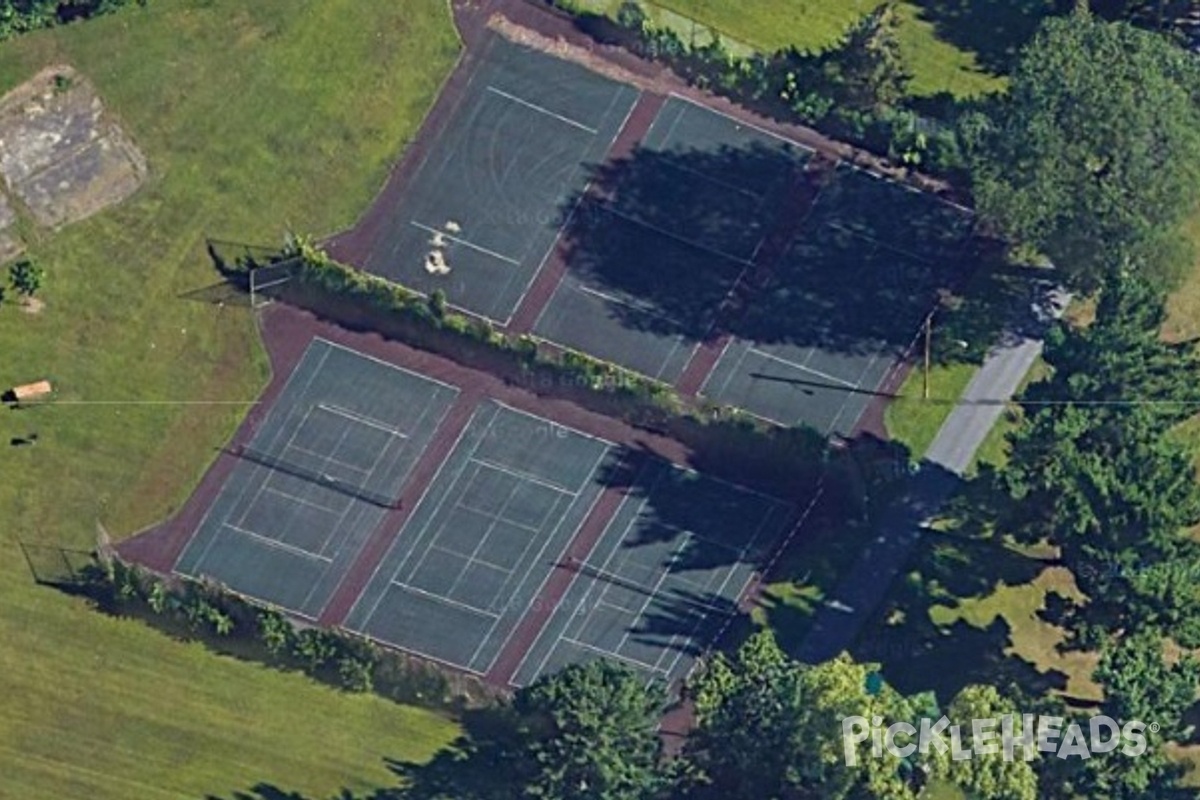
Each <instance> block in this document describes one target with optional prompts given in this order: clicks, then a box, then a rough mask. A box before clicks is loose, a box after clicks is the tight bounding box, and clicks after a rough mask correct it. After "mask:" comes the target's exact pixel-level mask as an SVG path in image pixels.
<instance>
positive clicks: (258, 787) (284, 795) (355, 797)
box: [205, 783, 397, 800]
mask: <svg viewBox="0 0 1200 800" xmlns="http://www.w3.org/2000/svg"><path fill="white" fill-rule="evenodd" d="M395 797H397V796H396V795H394V794H392V793H391V792H390V791H389V790H385V789H380V790H376V791H374V792H371V793H370V794H357V793H355V792H352V791H350V790H349V789H342V791H340V792H338V793H337V794H335V795H332V796H325V797H321V798H317V797H313V796H312V795H307V794H303V793H301V792H289V791H287V790H286V789H280V788H279V787H278V786H275V785H274V784H270V783H259V784H255V785H254V786H251V787H250V789H249V790H247V791H240V790H239V791H236V792H234V793H233V794H231V795H229V796H228V797H219V796H217V795H212V794H210V795H207V796H206V797H205V800H392V798H395Z"/></svg>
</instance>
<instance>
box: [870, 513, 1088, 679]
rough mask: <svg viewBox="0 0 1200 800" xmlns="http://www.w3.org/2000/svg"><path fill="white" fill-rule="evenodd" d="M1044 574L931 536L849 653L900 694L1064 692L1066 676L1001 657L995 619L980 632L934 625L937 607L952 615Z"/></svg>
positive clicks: (996, 549) (993, 547)
mask: <svg viewBox="0 0 1200 800" xmlns="http://www.w3.org/2000/svg"><path fill="white" fill-rule="evenodd" d="M1044 566H1045V564H1044V563H1043V562H1041V561H1039V560H1037V559H1032V558H1027V557H1025V556H1022V555H1020V554H1018V553H1015V552H1013V551H1011V550H1009V549H1008V548H1006V547H1004V546H1001V545H998V544H994V543H992V542H990V541H974V540H973V541H967V540H961V539H958V538H957V537H954V536H947V535H938V534H931V538H930V540H928V541H926V542H924V543H922V546H921V547H920V548H918V550H917V552H916V554H915V555H914V557H913V559H912V560H911V561H910V564H909V567H908V569H907V571H906V572H905V574H903V575H902V576H901V577H900V578H899V579H898V580H897V581H896V582H895V584H894V585H893V587H892V590H891V593H890V594H889V597H888V599H887V602H886V604H885V605H884V606H883V608H882V609H881V611H880V612H879V614H878V615H877V616H876V619H875V620H874V622H873V623H872V624H871V625H870V626H868V628H867V633H865V634H864V635H862V636H860V637H859V638H858V640H857V641H856V642H855V643H854V645H853V647H852V648H851V652H852V654H853V655H854V656H855V658H857V659H859V660H862V661H876V662H879V663H881V664H882V670H883V672H884V674H885V676H886V677H887V679H888V682H889V683H891V684H892V685H893V686H895V687H896V688H897V689H898V690H899V691H901V692H902V693H905V694H913V693H916V692H923V691H934V692H935V693H936V694H937V696H938V697H939V698H941V699H942V700H949V699H950V698H951V697H953V696H954V695H955V694H957V693H958V692H959V691H960V690H961V689H962V688H963V687H964V686H966V685H968V684H975V683H982V684H990V685H997V686H1005V687H1015V688H1017V689H1019V690H1020V691H1021V692H1023V693H1026V694H1027V695H1028V696H1035V697H1040V696H1044V695H1046V694H1047V693H1048V692H1051V691H1057V692H1062V691H1063V690H1065V689H1066V686H1067V680H1068V676H1067V675H1066V673H1064V672H1061V671H1060V670H1055V669H1051V670H1048V671H1045V672H1042V671H1040V670H1039V669H1038V667H1037V666H1036V665H1035V664H1033V663H1032V662H1029V661H1026V660H1025V659H1024V658H1021V657H1020V656H1019V655H1016V654H1013V653H1009V652H1006V651H1007V650H1008V649H1009V648H1010V647H1011V646H1012V627H1011V625H1010V624H1009V622H1008V621H1007V620H1006V619H1005V618H1004V617H1003V616H1001V615H1000V614H997V615H996V616H995V617H994V618H993V619H992V620H991V621H990V622H989V623H987V624H986V625H982V626H979V625H973V624H971V623H970V622H968V621H967V620H965V619H963V618H959V619H956V620H955V621H953V622H950V623H948V624H938V623H937V622H935V621H934V618H933V616H931V613H930V612H931V610H932V609H933V608H934V607H935V606H940V607H944V608H948V609H950V610H953V609H954V608H955V607H956V606H958V605H960V604H961V603H962V602H963V601H964V600H966V599H969V598H981V597H985V596H987V595H988V594H989V593H991V592H992V591H994V590H995V589H996V588H997V587H998V586H999V585H1000V584H1004V585H1007V586H1018V585H1021V584H1024V583H1028V582H1030V581H1032V580H1033V579H1034V578H1035V577H1036V576H1037V575H1038V574H1039V573H1040V572H1041V570H1042V569H1043V568H1044Z"/></svg>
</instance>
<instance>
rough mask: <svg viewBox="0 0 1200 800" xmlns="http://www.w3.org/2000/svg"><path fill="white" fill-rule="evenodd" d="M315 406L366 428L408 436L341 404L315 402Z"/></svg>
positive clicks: (402, 437) (403, 436)
mask: <svg viewBox="0 0 1200 800" xmlns="http://www.w3.org/2000/svg"><path fill="white" fill-rule="evenodd" d="M317 408H319V409H321V410H322V411H328V412H329V413H330V414H336V415H337V416H339V417H345V418H346V419H348V420H351V421H353V422H359V423H362V424H363V425H366V426H367V427H368V428H374V429H375V430H378V431H383V432H384V433H387V434H391V435H392V436H399V437H400V438H401V439H407V438H408V434H407V433H405V432H404V431H401V430H397V429H396V428H393V427H391V426H389V425H384V424H383V423H382V422H376V421H375V420H373V419H371V418H370V417H364V416H363V415H362V414H358V413H355V412H354V411H350V410H349V409H345V408H342V407H341V406H335V405H334V404H333V403H317Z"/></svg>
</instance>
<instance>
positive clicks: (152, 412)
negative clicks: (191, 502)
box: [0, 0, 459, 800]
mask: <svg viewBox="0 0 1200 800" xmlns="http://www.w3.org/2000/svg"><path fill="white" fill-rule="evenodd" d="M458 49H459V43H458V40H457V37H456V35H455V33H454V30H453V27H452V24H451V20H450V17H449V13H448V10H447V7H446V4H445V3H444V2H443V0H406V2H404V3H395V2H392V0H304V1H302V0H256V1H255V2H253V3H245V2H237V1H236V0H204V1H203V2H202V1H201V0H190V1H185V0H155V2H153V3H150V4H148V5H147V7H145V8H139V7H137V6H131V7H130V8H129V9H127V10H125V11H123V12H121V13H119V14H116V15H114V16H110V17H105V18H101V19H97V20H93V21H89V22H86V23H81V24H76V25H71V26H68V27H65V28H61V29H58V30H54V31H48V32H42V33H38V34H34V35H31V36H27V37H23V38H20V39H17V40H13V41H8V42H5V43H4V45H3V47H0V91H6V90H7V89H9V88H11V87H13V86H15V85H16V84H18V83H20V82H21V81H23V80H25V79H26V78H27V77H29V76H31V75H32V74H33V73H35V72H36V71H38V70H39V69H41V68H43V67H45V66H47V65H50V64H55V63H69V64H71V65H73V66H74V67H76V68H77V69H78V70H80V71H81V72H82V73H83V74H84V75H86V76H87V77H88V78H90V79H91V80H92V81H93V82H94V84H95V85H96V87H97V90H98V92H99V95H100V97H101V98H102V99H103V101H104V102H105V103H106V105H107V107H108V108H109V109H110V110H111V111H112V113H113V114H114V115H115V116H116V117H117V118H118V119H119V121H120V123H121V124H122V126H123V127H124V128H125V130H126V132H127V133H128V134H129V135H130V136H131V137H132V138H133V140H134V141H136V142H137V144H138V146H139V147H140V148H141V149H142V151H143V152H144V153H145V155H146V157H147V160H148V162H149V166H150V177H149V180H148V182H147V184H146V185H145V186H144V187H143V188H142V189H141V190H140V191H139V192H138V194H136V195H135V196H134V197H133V198H131V199H130V200H128V201H127V202H126V203H125V204H123V205H122V206H120V207H117V208H115V209H111V210H109V211H107V212H105V213H103V214H101V215H99V216H97V217H94V218H93V219H91V220H88V221H85V222H82V223H77V224H75V225H72V226H69V227H67V228H65V229H64V230H62V231H59V232H56V233H50V232H46V231H38V230H36V229H34V228H33V227H32V225H31V224H30V223H29V222H28V220H27V219H26V221H25V222H24V223H23V226H22V227H23V230H24V231H25V232H26V234H27V237H28V239H29V241H30V245H31V246H30V251H31V253H32V254H33V255H34V256H35V257H36V258H37V259H38V260H39V261H40V262H41V264H42V265H43V266H44V267H45V269H46V272H47V278H46V285H45V289H44V292H43V294H42V296H43V298H44V300H45V301H46V308H45V310H44V311H43V312H42V313H41V314H39V315H37V316H31V315H28V314H25V313H22V312H21V311H20V310H19V309H18V308H17V307H16V306H15V305H14V304H12V303H11V302H10V303H6V304H5V305H4V306H3V307H0V352H3V353H4V356H5V357H4V359H3V360H2V361H0V385H3V386H10V385H13V384H15V383H21V382H25V381H31V380H36V379H39V378H49V379H50V380H51V381H53V383H54V385H55V387H56V389H57V391H58V398H59V399H61V400H64V401H71V404H64V405H59V406H54V407H44V408H39V409H29V410H22V411H4V412H0V442H3V443H4V446H5V451H6V452H5V464H4V480H3V481H0V519H3V521H4V524H3V526H0V549H2V551H3V553H4V557H3V559H0V641H3V643H4V644H3V647H0V693H2V695H3V698H4V700H3V702H0V795H3V796H6V797H9V796H11V797H20V798H42V797H56V798H57V797H87V798H89V799H90V800H101V798H114V799H115V798H121V800H125V799H126V798H129V797H139V798H159V797H162V798H170V797H179V798H183V797H187V798H199V797H204V796H207V795H210V794H211V795H214V796H218V797H223V796H227V795H228V796H232V794H233V792H235V791H238V790H242V791H245V790H248V789H249V788H250V787H252V786H254V785H256V784H258V783H263V782H265V783H267V784H274V785H277V786H279V787H281V788H286V789H288V790H289V791H291V790H298V791H302V792H305V793H309V794H312V795H314V796H319V797H324V796H326V795H328V794H331V793H333V792H335V791H338V790H340V789H341V788H342V787H344V786H345V787H349V788H352V789H353V788H366V786H368V785H382V784H386V783H388V782H389V780H390V773H389V772H388V770H387V769H386V767H385V765H384V763H383V761H382V759H383V758H384V757H385V756H388V757H394V758H401V759H423V758H426V757H428V756H429V755H430V754H431V753H432V752H433V751H434V750H436V749H437V748H438V747H439V746H441V745H442V744H444V743H445V742H447V741H448V740H449V739H451V738H452V737H453V736H454V735H455V734H456V731H457V729H456V727H455V726H454V725H453V724H452V723H450V722H448V721H446V720H443V719H442V718H440V717H437V716H435V715H432V714H429V713H426V712H423V711H418V710H415V709H405V708H402V707H399V706H396V705H394V704H390V703H386V702H383V701H381V700H377V699H374V698H368V697H352V696H348V695H342V694H339V693H336V692H333V691H331V690H328V689H325V688H322V687H319V686H317V685H315V684H312V683H311V682H309V681H307V680H305V679H302V678H300V677H298V676H294V675H283V674H280V673H275V672H272V671H270V670H266V669H264V668H260V667H257V666H254V665H250V664H243V663H240V662H236V661H233V660H231V659H226V658H220V657H217V656H214V655H211V654H209V653H207V652H206V651H204V650H203V649H201V648H200V647H199V646H196V645H185V644H181V643H178V642H175V641H172V640H170V639H168V638H166V637H164V636H163V635H161V634H159V633H156V632H154V631H152V630H149V629H147V628H145V627H143V626H141V625H139V624H137V623H134V622H127V621H119V620H113V619H109V618H106V617H104V616H102V615H101V614H99V613H97V612H95V611H92V610H90V609H89V608H88V607H87V606H86V605H85V604H84V603H83V602H81V601H79V600H75V599H71V598H68V597H66V596H65V595H62V594H60V593H58V592H55V591H53V590H50V589H44V588H38V587H36V586H35V585H34V584H33V582H32V581H31V579H30V576H29V573H28V571H27V570H26V569H25V567H24V562H23V560H22V558H21V554H20V551H19V550H18V548H17V546H16V542H17V540H18V539H21V540H23V541H26V542H32V543H54V544H61V545H68V546H75V547H83V548H86V547H89V546H90V545H91V544H92V543H93V542H94V534H95V529H96V524H97V522H98V521H99V522H102V523H103V524H104V525H105V526H106V527H107V528H108V529H109V530H110V531H112V532H113V534H114V535H115V536H125V535H128V534H129V533H131V532H133V531H135V530H137V529H140V528H142V527H144V526H147V525H149V524H151V523H153V522H155V521H156V520H158V519H160V518H162V517H163V516H164V515H167V514H169V513H170V512H171V511H172V510H173V509H175V508H176V507H177V506H178V505H179V504H180V503H181V502H182V501H183V500H184V499H185V498H186V497H187V495H188V493H189V492H190V490H191V487H192V486H193V485H194V483H195V482H196V481H197V480H198V478H199V476H200V475H201V474H202V473H203V470H204V469H205V467H206V466H207V465H208V463H209V462H210V461H211V459H212V458H213V456H214V453H215V448H217V447H218V446H219V445H221V443H222V442H223V441H224V440H225V439H226V438H227V437H228V436H229V434H230V433H231V432H232V430H233V429H234V427H235V425H236V424H237V422H238V420H239V419H240V418H241V416H242V415H243V414H244V412H245V411H246V409H247V405H246V403H247V402H248V401H250V400H252V399H253V398H254V397H256V396H257V394H258V392H259V390H260V389H261V387H262V386H263V384H264V382H265V381H266V380H267V377H268V370H267V364H266V359H265V357H264V354H263V353H262V351H261V347H260V344H259V341H258V337H257V333H256V331H255V328H254V326H253V323H252V321H251V319H250V317H249V316H248V314H247V313H246V312H245V311H244V310H243V309H240V308H235V307H233V306H232V305H230V306H226V307H224V308H220V307H218V306H216V305H213V304H207V303H201V302H197V301H195V300H188V299H184V298H182V297H181V295H183V294H184V293H186V292H189V291H191V290H195V289H197V288H200V287H203V286H205V285H208V284H212V283H214V282H215V281H216V275H215V273H214V272H213V271H212V268H211V266H210V264H209V262H208V260H207V258H206V256H205V251H204V241H203V240H204V236H205V235H206V234H211V235H214V236H219V237H225V238H231V239H239V240H245V241H250V242H263V243H267V244H273V243H276V242H278V241H280V238H281V237H282V235H283V233H284V231H285V229H286V228H288V227H290V228H292V229H294V230H297V231H302V232H314V233H318V234H320V233H326V232H332V231H334V230H337V229H340V228H343V227H345V226H348V225H349V224H351V222H352V221H353V220H354V219H355V217H356V216H357V215H358V213H360V212H361V211H362V210H363V209H364V208H365V207H366V205H367V204H368V203H369V201H370V199H371V197H372V196H373V194H374V193H375V192H376V191H377V189H378V187H379V186H380V185H381V183H382V181H383V179H384V177H385V175H386V171H387V168H388V166H389V164H390V163H391V162H392V161H393V160H394V159H395V158H396V157H397V155H398V153H399V151H400V150H401V149H402V147H403V144H404V143H405V142H406V141H407V140H408V139H409V138H411V136H412V135H413V133H414V132H415V130H416V128H417V126H418V125H419V124H420V121H421V119H422V117H423V115H424V113H425V112H426V110H427V108H428V107H429V105H430V103H431V102H432V100H433V98H434V96H435V95H436V92H437V90H438V88H439V86H440V84H441V82H442V80H443V79H444V77H445V76H446V74H447V73H448V72H449V70H450V69H451V67H452V65H453V63H454V60H455V58H456V57H457V53H458ZM197 401H200V402H197ZM34 432H36V433H37V434H38V436H39V439H38V444H37V445H36V446H35V447H25V448H10V447H8V446H7V442H8V440H9V439H10V438H11V437H16V436H24V435H27V434H29V433H34Z"/></svg>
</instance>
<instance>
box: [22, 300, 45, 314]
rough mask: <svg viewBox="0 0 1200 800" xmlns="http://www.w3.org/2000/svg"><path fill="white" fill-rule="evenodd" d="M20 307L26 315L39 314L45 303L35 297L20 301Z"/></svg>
mask: <svg viewBox="0 0 1200 800" xmlns="http://www.w3.org/2000/svg"><path fill="white" fill-rule="evenodd" d="M20 307H21V310H22V311H24V312H25V313H26V314H40V313H42V309H44V308H45V307H46V303H45V302H44V301H42V300H41V299H39V298H37V297H26V298H25V299H23V300H22V301H21V306H20Z"/></svg>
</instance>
